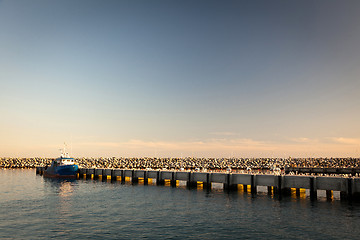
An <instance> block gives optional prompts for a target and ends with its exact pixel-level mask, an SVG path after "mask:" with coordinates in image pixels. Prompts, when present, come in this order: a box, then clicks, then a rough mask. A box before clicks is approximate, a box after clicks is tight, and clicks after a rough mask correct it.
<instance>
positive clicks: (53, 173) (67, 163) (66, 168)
mask: <svg viewBox="0 0 360 240" xmlns="http://www.w3.org/2000/svg"><path fill="white" fill-rule="evenodd" d="M78 169H79V166H78V165H76V164H75V160H74V158H72V157H69V153H67V152H66V150H65V147H64V150H63V151H62V152H61V155H60V157H59V158H57V159H55V160H53V161H52V163H51V166H50V167H46V168H45V171H44V177H48V178H76V175H77V172H78Z"/></svg>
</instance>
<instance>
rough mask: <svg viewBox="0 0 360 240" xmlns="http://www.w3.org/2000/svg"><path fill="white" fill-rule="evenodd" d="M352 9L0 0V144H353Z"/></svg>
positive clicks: (267, 152)
mask: <svg viewBox="0 0 360 240" xmlns="http://www.w3.org/2000/svg"><path fill="white" fill-rule="evenodd" d="M359 12H360V2H359V1H352V0H342V1H340V0H323V1H321V0H320V1H310V0H302V1H296V0H294V1H280V0H278V1H277V0H276V1H266V0H254V1H241V0H240V1H202V0H200V1H165V0H154V1H143V0H139V1H110V0H106V1H97V0H89V1H83V0H79V1H68V0H64V1H59V0H55V1H45V0H33V1H20V0H13V1H4V0H0V89H1V94H0V113H1V117H0V157H57V156H58V155H59V151H58V149H59V148H62V147H63V143H64V142H66V143H67V144H68V146H69V147H68V150H69V151H70V146H71V149H72V151H71V152H72V154H73V157H91V156H93V157H113V156H115V157H144V156H148V157H186V156H193V157H282V158H287V157H289V156H291V157H360V124H359V123H360V110H359V109H360V107H359V106H360V96H359V89H360V79H359V76H360V68H359V66H360V65H359V64H360V48H359V42H360V25H359V23H360V15H359Z"/></svg>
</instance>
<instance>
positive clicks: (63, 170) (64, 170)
mask: <svg viewBox="0 0 360 240" xmlns="http://www.w3.org/2000/svg"><path fill="white" fill-rule="evenodd" d="M78 169H79V166H78V165H61V166H56V167H53V166H51V167H48V168H47V169H46V170H45V172H44V177H50V178H76V175H77V172H78Z"/></svg>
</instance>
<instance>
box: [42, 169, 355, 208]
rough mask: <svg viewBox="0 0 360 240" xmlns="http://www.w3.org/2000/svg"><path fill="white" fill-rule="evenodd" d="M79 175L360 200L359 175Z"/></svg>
mask: <svg viewBox="0 0 360 240" xmlns="http://www.w3.org/2000/svg"><path fill="white" fill-rule="evenodd" d="M43 171H44V167H37V168H36V174H40V175H41V174H42V173H43ZM79 178H80V179H82V178H86V179H92V178H94V179H102V180H109V179H111V180H117V181H122V182H124V181H125V178H127V179H131V182H132V183H138V182H139V179H143V180H144V184H145V185H146V184H147V183H148V181H149V179H156V184H157V185H164V184H165V181H166V182H167V184H169V183H170V184H169V185H170V186H172V187H176V183H177V181H186V186H187V187H188V188H196V187H197V186H198V183H201V184H202V186H203V188H204V189H208V190H210V189H211V185H212V184H213V183H221V184H223V188H224V190H225V191H234V190H237V189H238V186H239V185H240V187H241V185H242V189H243V190H244V192H251V194H256V193H257V189H258V187H267V191H268V193H269V194H274V195H277V196H280V197H281V196H284V195H291V191H293V194H295V195H296V196H300V192H301V191H303V193H304V189H308V193H309V194H310V199H311V200H316V199H317V195H318V194H317V193H318V190H321V191H325V192H326V198H327V199H328V200H331V199H332V197H333V192H334V191H338V192H340V197H341V199H342V200H350V201H352V200H359V199H360V178H358V177H325V176H311V175H308V176H305V175H301V176H299V175H266V174H239V173H213V172H192V171H168V170H167V171H159V170H136V169H102V168H99V169H95V168H88V169H86V168H80V169H79ZM248 186H249V188H248ZM265 189H266V188H265ZM291 189H292V190H291ZM301 189H303V190H301Z"/></svg>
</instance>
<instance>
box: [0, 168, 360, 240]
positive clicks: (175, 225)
mask: <svg viewBox="0 0 360 240" xmlns="http://www.w3.org/2000/svg"><path fill="white" fill-rule="evenodd" d="M359 226H360V204H358V203H348V202H342V201H338V200H334V201H321V200H319V201H310V199H308V198H303V199H301V198H294V197H283V198H282V199H281V200H279V199H278V198H276V197H274V196H271V195H267V194H257V195H251V194H248V193H244V192H230V193H227V192H224V191H222V190H221V189H213V190H212V191H206V190H203V189H192V190H189V189H186V188H185V187H176V188H174V187H169V186H156V185H142V184H136V185H133V184H131V183H121V182H119V181H115V182H111V181H99V180H83V179H80V180H72V181H69V180H57V179H46V178H43V177H42V176H40V175H36V174H35V169H26V170H25V169H24V170H21V169H17V170H9V169H0V239H51V238H52V239H358V238H359V236H360V227H359Z"/></svg>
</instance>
